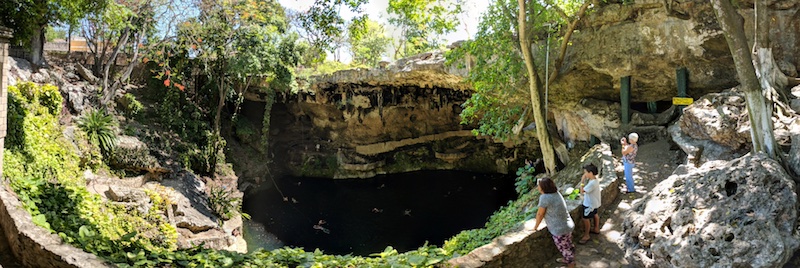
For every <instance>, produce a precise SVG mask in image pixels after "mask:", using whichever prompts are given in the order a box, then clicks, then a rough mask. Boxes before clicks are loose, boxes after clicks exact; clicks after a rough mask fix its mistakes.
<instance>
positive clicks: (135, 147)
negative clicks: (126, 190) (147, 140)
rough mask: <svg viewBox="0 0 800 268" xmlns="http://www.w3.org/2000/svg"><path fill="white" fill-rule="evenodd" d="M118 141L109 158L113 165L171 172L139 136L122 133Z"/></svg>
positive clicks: (136, 169)
mask: <svg viewBox="0 0 800 268" xmlns="http://www.w3.org/2000/svg"><path fill="white" fill-rule="evenodd" d="M118 141H119V143H118V144H117V147H116V148H115V149H114V152H113V153H112V154H111V158H110V159H109V165H110V166H111V167H114V168H118V169H125V170H132V171H147V172H158V173H166V172H169V170H167V169H165V168H163V167H161V165H160V164H159V163H158V160H156V158H155V157H153V156H152V155H150V149H149V148H148V147H147V145H146V144H144V143H143V142H142V141H140V140H139V139H138V138H136V137H132V136H124V135H122V136H119V137H118Z"/></svg>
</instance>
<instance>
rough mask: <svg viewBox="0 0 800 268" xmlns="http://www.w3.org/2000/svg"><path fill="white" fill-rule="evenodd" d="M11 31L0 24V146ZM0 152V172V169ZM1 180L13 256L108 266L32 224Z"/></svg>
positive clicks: (29, 262)
mask: <svg viewBox="0 0 800 268" xmlns="http://www.w3.org/2000/svg"><path fill="white" fill-rule="evenodd" d="M10 38H11V30H9V29H8V28H4V27H0V148H3V147H4V145H5V136H6V123H7V120H6V118H7V114H6V111H7V97H8V90H7V87H8V79H7V74H8V69H9V67H10V66H9V64H8V41H9V39H10ZM2 163H3V155H2V154H0V171H2V168H3V165H2ZM7 188H8V186H7V185H5V183H4V184H3V185H2V187H0V225H2V231H3V232H4V233H5V236H6V237H7V238H8V244H9V248H10V249H11V251H12V252H13V253H14V256H16V257H17V259H18V260H19V261H20V262H21V263H22V264H23V265H25V266H27V267H110V266H111V265H110V264H109V263H107V262H104V261H103V260H101V259H99V258H98V257H97V256H95V255H92V254H89V253H86V252H84V251H82V250H80V249H77V248H75V247H72V246H70V245H68V244H64V242H63V241H61V238H59V237H58V235H55V234H52V233H50V232H49V231H47V230H45V229H44V228H42V227H40V226H37V225H35V224H33V220H32V218H31V214H30V213H28V212H27V211H25V209H24V208H22V204H21V203H20V202H19V199H18V198H17V196H16V195H14V193H12V192H11V191H9V190H8V189H7Z"/></svg>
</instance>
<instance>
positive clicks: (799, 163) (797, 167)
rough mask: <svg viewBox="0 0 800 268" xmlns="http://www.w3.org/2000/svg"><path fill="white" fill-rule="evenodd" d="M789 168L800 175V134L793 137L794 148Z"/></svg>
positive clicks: (790, 155) (790, 153) (790, 154)
mask: <svg viewBox="0 0 800 268" xmlns="http://www.w3.org/2000/svg"><path fill="white" fill-rule="evenodd" d="M788 162H789V168H791V169H792V172H794V174H795V175H798V174H800V133H798V134H794V135H793V136H792V148H791V150H789V159H788Z"/></svg>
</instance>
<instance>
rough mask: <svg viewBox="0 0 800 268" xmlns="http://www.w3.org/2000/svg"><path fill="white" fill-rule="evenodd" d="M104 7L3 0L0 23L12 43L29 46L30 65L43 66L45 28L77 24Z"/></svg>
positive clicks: (94, 2)
mask: <svg viewBox="0 0 800 268" xmlns="http://www.w3.org/2000/svg"><path fill="white" fill-rule="evenodd" d="M105 4H106V0H5V1H0V14H3V16H2V17H0V24H4V25H5V26H6V27H10V28H11V29H12V30H14V40H12V42H14V43H16V44H21V43H27V44H28V45H29V47H30V50H31V59H30V60H31V63H33V64H35V65H43V64H44V42H45V31H46V28H47V26H48V25H50V24H53V23H63V24H67V25H77V23H78V20H80V19H81V18H83V17H84V16H85V15H86V14H88V13H91V12H96V11H97V10H101V9H103V7H104V6H105Z"/></svg>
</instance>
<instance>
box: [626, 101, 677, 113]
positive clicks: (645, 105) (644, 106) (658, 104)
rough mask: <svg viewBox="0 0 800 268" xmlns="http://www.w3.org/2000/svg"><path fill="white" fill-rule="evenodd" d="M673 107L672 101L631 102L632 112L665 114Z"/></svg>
mask: <svg viewBox="0 0 800 268" xmlns="http://www.w3.org/2000/svg"><path fill="white" fill-rule="evenodd" d="M670 107H672V101H671V100H669V101H650V102H631V110H634V111H637V112H640V113H647V114H658V113H663V112H664V111H666V110H668V109H669V108H670Z"/></svg>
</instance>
